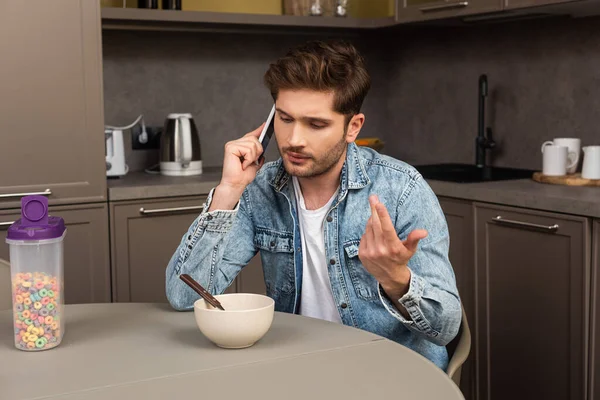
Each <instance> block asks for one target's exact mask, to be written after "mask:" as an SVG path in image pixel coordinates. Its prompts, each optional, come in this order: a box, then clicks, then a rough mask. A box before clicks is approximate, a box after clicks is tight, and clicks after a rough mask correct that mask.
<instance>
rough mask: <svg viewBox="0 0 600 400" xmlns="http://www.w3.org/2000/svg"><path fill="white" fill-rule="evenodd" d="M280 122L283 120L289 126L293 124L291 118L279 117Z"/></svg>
mask: <svg viewBox="0 0 600 400" xmlns="http://www.w3.org/2000/svg"><path fill="white" fill-rule="evenodd" d="M279 119H280V120H282V121H283V122H284V123H286V124H289V123H291V122H292V119H291V118H284V117H279Z"/></svg>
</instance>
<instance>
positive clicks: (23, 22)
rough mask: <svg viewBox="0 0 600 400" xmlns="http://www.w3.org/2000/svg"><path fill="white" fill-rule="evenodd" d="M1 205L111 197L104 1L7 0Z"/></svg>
mask: <svg viewBox="0 0 600 400" xmlns="http://www.w3.org/2000/svg"><path fill="white" fill-rule="evenodd" d="M0 14H1V15H3V16H5V17H9V16H10V18H3V19H2V24H1V27H0V48H2V49H3V53H4V55H5V56H4V57H2V62H0V76H2V77H3V79H1V80H0V92H1V93H2V97H3V103H2V107H0V132H2V137H3V141H2V145H1V146H0V171H2V172H0V208H11V207H19V205H20V204H19V199H20V198H21V197H22V196H23V195H25V194H29V193H41V194H45V195H47V196H48V199H49V201H50V204H53V205H54V204H72V203H84V202H86V203H89V202H95V201H103V200H106V169H105V162H104V116H103V97H102V47H101V27H100V24H101V21H100V7H99V3H98V1H91V0H77V1H76V0H54V1H42V2H29V1H21V0H3V1H2V2H0Z"/></svg>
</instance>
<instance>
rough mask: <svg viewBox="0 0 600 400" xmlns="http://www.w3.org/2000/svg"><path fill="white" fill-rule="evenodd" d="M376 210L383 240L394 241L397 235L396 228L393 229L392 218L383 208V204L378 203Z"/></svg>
mask: <svg viewBox="0 0 600 400" xmlns="http://www.w3.org/2000/svg"><path fill="white" fill-rule="evenodd" d="M376 209H377V215H378V217H379V221H380V224H381V230H382V232H383V237H384V239H386V240H392V241H394V239H397V238H398V234H397V233H396V228H395V227H394V223H393V222H392V218H391V217H390V214H389V213H388V210H387V208H385V205H384V204H383V203H379V204H377V207H376Z"/></svg>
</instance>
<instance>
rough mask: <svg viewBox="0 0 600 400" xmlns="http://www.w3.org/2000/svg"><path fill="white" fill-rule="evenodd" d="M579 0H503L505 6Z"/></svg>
mask: <svg viewBox="0 0 600 400" xmlns="http://www.w3.org/2000/svg"><path fill="white" fill-rule="evenodd" d="M577 1H579V0H505V5H504V6H505V8H507V9H512V8H524V7H538V6H547V5H551V4H562V3H573V2H577Z"/></svg>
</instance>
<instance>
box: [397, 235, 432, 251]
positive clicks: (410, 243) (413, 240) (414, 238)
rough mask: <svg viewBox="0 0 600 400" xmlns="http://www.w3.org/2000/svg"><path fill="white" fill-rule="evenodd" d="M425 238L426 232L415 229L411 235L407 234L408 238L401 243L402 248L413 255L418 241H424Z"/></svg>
mask: <svg viewBox="0 0 600 400" xmlns="http://www.w3.org/2000/svg"><path fill="white" fill-rule="evenodd" d="M426 237H427V231H426V230H425V229H415V230H414V231H412V232H411V233H409V234H408V237H407V238H406V240H405V241H404V242H403V244H404V247H406V249H407V250H408V251H410V252H411V253H415V252H416V251H417V247H418V246H419V241H420V240H422V239H425V238H426Z"/></svg>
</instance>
